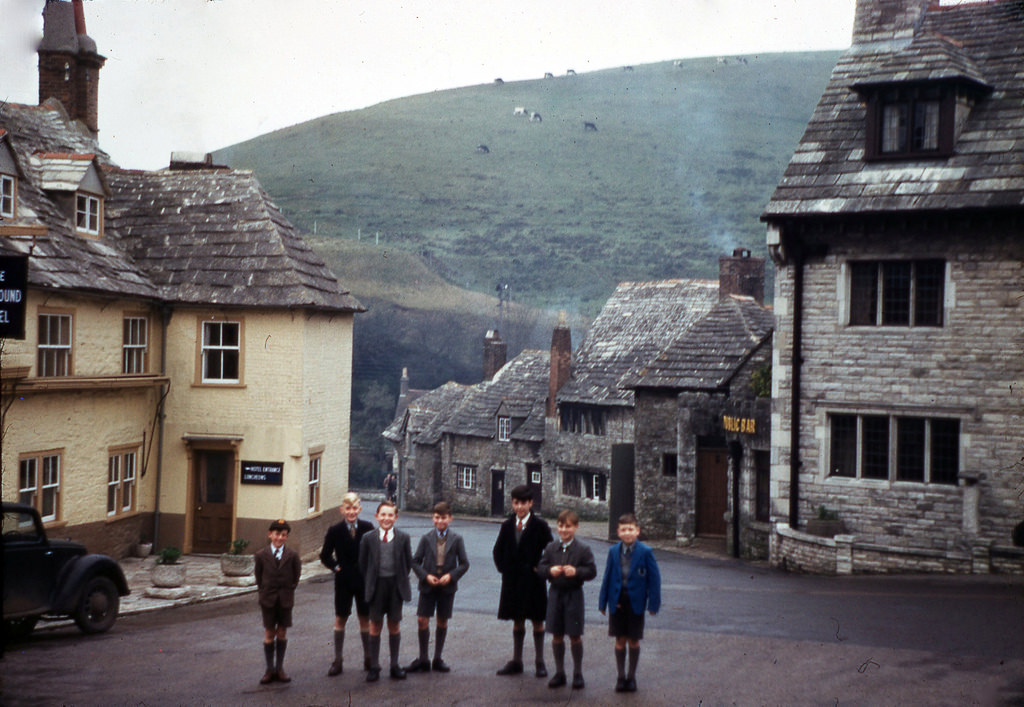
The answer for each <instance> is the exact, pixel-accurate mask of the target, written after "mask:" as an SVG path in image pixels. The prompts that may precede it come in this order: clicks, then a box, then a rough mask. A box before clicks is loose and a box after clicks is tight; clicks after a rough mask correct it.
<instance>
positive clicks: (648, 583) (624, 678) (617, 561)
mask: <svg viewBox="0 0 1024 707" xmlns="http://www.w3.org/2000/svg"><path fill="white" fill-rule="evenodd" d="M618 536H619V540H620V542H618V543H616V544H615V545H612V546H611V547H610V548H609V549H608V560H607V562H605V565H604V578H603V579H602V580H601V593H600V595H599V598H598V605H597V606H598V609H600V610H601V614H604V613H605V610H606V609H608V608H611V614H610V615H609V616H608V635H609V636H611V637H613V638H614V639H615V666H616V668H617V669H618V678H617V680H616V682H615V691H616V692H636V664H637V661H639V660H640V640H641V639H642V638H643V637H644V610H645V609H646V610H648V611H650V612H651V616H654V615H655V614H657V613H658V609H660V608H661V572H660V571H659V570H658V562H657V560H655V559H654V553H653V552H652V551H651V548H649V547H648V546H647V545H644V544H643V543H642V542H640V541H639V540H637V538H638V537H640V525H639V524H638V523H637V521H636V516H634V515H633V514H632V513H625V514H623V515H621V516H619V523H618ZM627 643H628V644H629V672H626V644H627Z"/></svg>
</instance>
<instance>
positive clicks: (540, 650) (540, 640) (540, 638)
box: [533, 631, 544, 665]
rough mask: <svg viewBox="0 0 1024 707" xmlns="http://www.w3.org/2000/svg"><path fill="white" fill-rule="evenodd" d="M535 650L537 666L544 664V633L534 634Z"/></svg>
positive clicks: (536, 632) (535, 632) (537, 632)
mask: <svg viewBox="0 0 1024 707" xmlns="http://www.w3.org/2000/svg"><path fill="white" fill-rule="evenodd" d="M533 650H534V653H536V655H537V665H542V664H543V663H544V632H543V631H534V632H533Z"/></svg>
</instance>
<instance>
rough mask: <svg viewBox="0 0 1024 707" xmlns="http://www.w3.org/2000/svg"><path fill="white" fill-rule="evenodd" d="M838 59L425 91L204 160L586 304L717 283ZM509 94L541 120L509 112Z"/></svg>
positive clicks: (460, 273) (315, 207)
mask: <svg viewBox="0 0 1024 707" xmlns="http://www.w3.org/2000/svg"><path fill="white" fill-rule="evenodd" d="M837 56H838V54H837V53H836V52H821V53H801V54H773V55H764V56H749V57H745V61H740V60H739V59H737V58H735V57H730V58H728V59H727V60H726V62H725V63H721V62H720V61H719V60H716V59H714V58H705V59H693V60H688V61H684V62H682V65H681V66H675V65H673V63H672V62H665V63H660V64H649V65H643V66H637V67H635V68H634V69H633V70H625V69H614V70H605V71H596V72H593V73H586V74H580V75H578V76H559V77H556V78H552V79H537V80H532V81H520V82H508V83H504V84H501V85H499V84H488V85H481V86H471V87H466V88H460V89H453V90H448V91H438V92H434V93H429V94H423V95H418V96H411V97H408V98H402V99H399V100H394V101H389V102H386V103H382V104H379V105H375V106H372V107H370V108H366V109H364V110H359V111H351V112H346V113H339V114H335V115H330V116H326V117H323V118H320V119H317V120H313V121H310V122H307V123H303V124H300V125H296V126H293V127H290V128H287V129H284V130H280V131H277V132H274V133H271V134H268V135H265V136H261V137H259V138H256V139H254V140H250V141H248V142H245V143H242V144H239V145H235V146H233V147H230V148H226V149H224V150H221V151H220V152H218V153H217V155H216V158H217V160H218V161H226V162H227V163H228V164H230V165H232V166H233V167H242V168H252V169H254V170H255V171H256V172H257V174H258V176H259V178H260V181H261V182H262V183H263V184H264V186H265V187H266V188H267V190H268V191H269V192H270V193H271V194H273V196H274V199H275V201H276V202H277V203H278V204H279V205H280V206H281V207H282V208H283V209H284V211H285V213H286V214H287V215H288V217H289V218H290V219H291V220H292V221H293V222H294V223H296V224H297V225H299V226H300V227H301V228H303V229H305V230H307V231H310V232H313V231H314V230H315V232H316V233H317V234H318V235H319V236H323V237H327V238H331V237H334V238H343V239H350V240H355V239H359V238H361V239H362V240H363V241H364V242H367V243H373V244H377V243H379V244H380V246H381V247H384V248H391V249H395V248H398V249H402V250H406V251H408V252H411V253H415V254H417V255H419V256H420V257H421V258H422V260H423V261H424V262H425V263H426V264H427V266H428V267H429V268H430V269H432V270H433V271H434V272H436V273H438V274H440V275H442V276H443V277H444V278H445V279H446V280H447V281H448V282H451V283H453V284H456V285H459V286H461V287H465V288H467V289H472V290H477V291H480V292H488V293H490V292H493V291H494V288H495V285H496V283H498V282H504V283H508V284H509V285H510V286H511V288H512V292H513V298H514V299H515V300H517V301H521V302H526V303H530V304H534V305H540V306H547V307H553V308H563V309H568V310H570V311H579V312H582V313H584V314H586V315H588V316H592V315H593V314H594V313H596V311H597V309H598V308H599V307H600V305H601V304H602V303H603V302H604V300H605V298H606V297H607V296H608V294H609V293H610V292H611V290H612V288H613V287H614V286H615V283H617V282H619V281H621V280H632V279H656V278H666V277H680V276H690V277H714V276H715V275H716V270H717V257H718V256H719V255H721V254H723V253H727V252H730V251H731V250H732V249H733V248H734V247H739V246H742V247H748V248H751V249H752V250H753V251H754V252H755V253H757V254H761V253H763V252H764V246H763V243H764V228H763V226H762V225H761V224H760V222H759V221H758V216H759V214H760V212H761V210H762V209H763V207H764V205H765V203H766V201H767V199H768V197H769V196H770V194H771V191H772V189H773V188H774V185H775V183H776V182H777V181H778V178H779V177H780V175H781V174H782V171H783V169H784V167H785V165H786V162H787V160H788V159H789V156H790V155H791V154H792V151H793V148H794V146H795V145H796V143H797V141H798V140H799V138H800V136H801V134H802V132H803V129H804V126H805V125H806V122H807V119H808V118H809V116H810V114H811V111H812V110H813V108H814V105H815V103H816V101H817V99H818V97H819V96H820V94H821V91H822V89H823V87H824V85H825V83H826V81H827V78H828V75H829V72H830V70H831V68H832V66H833V65H834V63H835V60H836V58H837ZM516 106H523V107H525V108H526V110H527V111H536V112H538V113H540V114H541V116H542V121H540V122H535V121H531V120H530V119H529V118H528V117H518V116H514V115H513V109H514V108H515V107H516ZM584 122H591V123H593V124H594V125H595V126H596V128H597V129H596V130H585V129H584ZM480 145H486V146H487V150H488V151H487V152H486V153H484V152H483V151H482V150H478V146H480ZM331 265H332V266H333V265H334V263H331ZM399 277H400V276H399ZM350 286H351V285H350ZM354 291H355V293H356V295H359V294H360V293H359V291H358V290H354Z"/></svg>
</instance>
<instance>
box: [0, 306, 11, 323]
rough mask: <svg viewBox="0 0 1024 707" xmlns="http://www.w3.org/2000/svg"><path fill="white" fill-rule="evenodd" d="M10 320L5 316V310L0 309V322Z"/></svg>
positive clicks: (8, 321) (9, 321)
mask: <svg viewBox="0 0 1024 707" xmlns="http://www.w3.org/2000/svg"><path fill="white" fill-rule="evenodd" d="M10 323H11V320H10V319H8V318H7V310H6V309H0V324H10Z"/></svg>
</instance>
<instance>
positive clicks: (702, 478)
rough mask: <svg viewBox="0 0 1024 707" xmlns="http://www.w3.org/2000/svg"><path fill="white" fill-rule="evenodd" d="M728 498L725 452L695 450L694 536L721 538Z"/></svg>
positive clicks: (727, 460) (727, 454)
mask: <svg viewBox="0 0 1024 707" xmlns="http://www.w3.org/2000/svg"><path fill="white" fill-rule="evenodd" d="M728 494H729V450H728V449H700V450H698V451H697V535H710V536H715V537H724V536H725V512H726V510H727V508H728V498H729V495H728Z"/></svg>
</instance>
